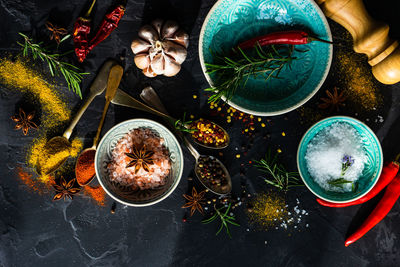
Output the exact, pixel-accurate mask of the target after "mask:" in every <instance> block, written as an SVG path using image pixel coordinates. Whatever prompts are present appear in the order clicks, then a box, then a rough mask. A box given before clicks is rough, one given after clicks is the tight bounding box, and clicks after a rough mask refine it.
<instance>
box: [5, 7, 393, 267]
mask: <svg viewBox="0 0 400 267" xmlns="http://www.w3.org/2000/svg"><path fill="white" fill-rule="evenodd" d="M84 2H89V1H79V0H60V1H48V0H47V1H46V0H25V1H22V0H0V17H1V18H2V19H1V23H0V53H1V56H5V55H6V54H8V53H12V54H16V53H18V52H19V47H18V46H17V45H16V41H17V40H18V34H17V33H18V32H24V33H27V34H30V35H34V36H42V35H43V32H44V31H45V28H44V23H45V22H46V20H50V21H52V22H54V23H55V24H58V25H62V26H64V27H66V28H68V30H71V29H72V24H73V21H74V20H75V19H76V17H78V16H79V14H80V13H81V11H82V10H83V8H84V5H85V3H84ZM365 2H366V4H367V8H368V9H369V10H370V11H371V12H372V13H373V14H374V16H375V17H377V18H380V19H383V20H386V21H387V22H389V24H390V26H391V31H392V33H393V35H394V36H395V37H399V36H400V34H399V33H400V26H398V23H396V22H397V15H396V12H398V11H397V10H400V9H399V6H398V5H399V3H397V2H395V1H394V0H393V1H386V2H385V3H386V5H382V6H379V7H378V6H377V5H378V4H377V3H374V1H372V0H371V1H365ZM111 3H112V1H111V0H103V1H97V4H96V6H95V10H94V24H95V25H98V24H99V23H100V20H101V18H102V16H103V14H104V13H105V12H106V10H107V9H108V7H109V6H110V5H111ZM214 3H215V1H214V0H203V1H200V0H191V1H188V0H148V1H144V0H136V1H128V4H127V10H126V15H125V16H124V17H123V19H122V21H121V23H120V26H119V27H118V29H117V30H116V31H114V32H113V33H112V35H111V36H110V37H109V38H108V39H107V40H105V41H104V42H102V43H101V44H100V45H99V46H98V47H96V48H95V49H94V50H93V51H92V52H91V53H90V54H89V56H88V58H87V60H86V61H85V62H84V64H83V65H82V68H84V69H85V71H88V72H90V73H91V75H90V76H88V77H87V78H86V79H85V80H84V82H83V84H82V88H84V91H83V93H84V95H85V94H86V93H87V90H86V89H87V88H88V86H89V85H90V83H91V81H92V80H93V78H94V76H95V73H96V71H97V70H98V68H99V67H100V66H101V64H102V63H103V62H104V61H105V59H107V58H117V59H118V60H121V62H122V64H123V66H124V68H125V74H124V78H123V81H122V83H121V88H123V89H125V90H126V91H128V92H129V93H130V94H132V95H136V96H137V95H138V94H139V92H140V90H141V89H142V88H144V87H145V86H146V85H149V84H150V85H151V86H152V87H153V88H155V90H156V91H157V92H158V93H159V95H160V96H161V98H162V100H163V102H164V103H165V106H166V107H167V109H168V110H169V111H170V113H171V114H172V115H173V116H176V117H181V116H182V113H183V111H187V112H188V113H190V114H194V115H196V116H204V117H207V116H208V115H207V114H209V109H208V107H207V99H206V97H205V96H204V95H203V94H202V91H203V89H204V88H207V82H206V80H205V78H204V75H203V74H202V71H201V67H200V63H199V59H198V52H197V51H198V39H199V33H200V29H201V25H202V23H203V20H204V18H205V17H206V15H207V13H208V11H209V10H210V9H211V7H212V5H213V4H214ZM389 3H390V4H389ZM391 5H392V6H391ZM395 5H397V8H395V7H394V6H395ZM157 17H162V18H172V19H175V20H177V21H178V22H179V23H180V25H182V27H183V28H184V29H186V30H187V32H188V33H189V34H190V46H189V48H188V58H187V60H186V61H185V62H184V64H183V65H182V70H181V72H180V73H179V74H178V75H177V76H176V77H173V78H166V77H157V78H154V79H149V78H146V77H144V76H143V75H142V74H141V72H140V71H139V70H138V69H137V68H136V67H135V66H134V64H133V54H132V52H131V50H130V42H131V41H132V39H133V38H135V37H136V36H137V30H138V29H139V28H140V27H141V25H143V24H144V23H146V22H149V21H151V20H152V19H154V18H157ZM329 22H330V25H331V27H332V31H333V34H334V36H335V34H337V33H340V32H343V29H342V28H341V27H340V26H338V25H337V24H335V23H334V22H332V21H329ZM69 46H71V47H72V44H69ZM334 64H335V63H334ZM333 69H334V68H332V69H331V73H330V75H329V77H328V79H327V81H326V82H325V84H324V86H323V87H322V89H321V90H320V92H319V93H318V95H316V96H315V97H314V98H313V99H312V100H311V101H310V103H308V104H307V105H315V103H316V100H318V99H319V97H321V96H322V95H323V93H324V91H325V90H326V89H330V88H332V86H333V85H334V82H335V81H334V78H333V74H334V73H332V72H333ZM379 89H380V91H381V93H382V95H383V99H384V105H383V106H382V107H380V108H379V109H378V110H376V111H373V112H368V113H359V114H358V115H355V114H354V113H355V112H354V111H353V110H352V107H347V108H346V109H345V110H344V111H343V114H344V115H349V116H354V117H356V118H358V119H360V120H362V121H364V122H366V123H367V124H368V125H369V126H370V127H371V128H372V129H373V130H374V131H375V132H376V133H377V136H378V137H379V139H380V141H381V142H382V146H383V149H384V155H385V158H386V159H390V158H393V157H394V156H395V155H396V154H397V153H398V152H400V139H399V137H400V127H399V124H400V104H399V103H400V85H399V84H397V85H392V86H384V85H380V86H379ZM60 90H61V91H62V92H64V94H65V97H66V99H68V102H69V104H70V105H71V107H73V109H74V110H76V108H77V107H78V106H79V104H80V103H81V102H80V100H79V98H78V97H76V96H75V95H74V94H73V93H71V92H69V91H68V89H67V88H65V87H60ZM193 95H198V96H199V98H198V99H197V100H193V97H192V96H193ZM21 97H22V96H21V95H20V94H19V93H17V92H16V91H15V90H9V89H8V88H6V87H5V86H3V85H1V86H0V125H1V126H0V156H1V158H2V160H1V161H0V177H1V178H0V266H399V265H400V243H399V240H398V237H399V236H400V228H399V227H398V224H399V223H398V222H399V221H400V214H399V212H400V206H399V203H396V204H395V206H394V207H393V209H392V211H391V212H390V214H389V215H388V216H387V217H386V218H385V220H384V221H382V222H381V223H380V224H378V225H377V226H376V227H375V228H374V229H373V230H371V231H370V232H369V233H368V234H367V235H366V236H365V237H363V238H362V239H361V240H359V241H358V242H357V243H355V244H354V245H352V246H350V247H349V248H345V247H344V240H345V237H346V236H348V234H349V232H351V231H354V228H355V227H357V226H359V225H360V224H361V222H362V221H363V219H364V218H365V217H366V215H368V213H369V212H370V211H371V210H372V209H373V207H374V204H376V203H377V201H378V200H379V197H378V198H377V199H374V200H373V201H371V202H369V203H367V204H365V205H362V206H355V207H349V208H344V209H329V208H325V207H321V206H319V205H317V203H316V202H315V197H314V196H313V195H312V194H311V193H310V192H309V191H308V190H307V189H306V188H300V189H296V190H293V191H290V193H288V195H287V203H288V205H289V207H293V206H296V205H297V204H296V203H297V202H296V198H298V199H299V200H300V204H298V205H299V207H300V208H301V209H305V210H306V211H307V212H308V213H309V215H308V216H307V217H305V218H304V223H303V224H300V225H299V227H298V229H293V228H292V229H291V230H283V229H280V228H279V229H278V230H275V229H271V230H269V231H257V230H256V229H254V227H252V226H251V225H248V222H247V217H246V214H245V213H244V211H243V208H242V207H240V208H238V209H236V210H235V214H236V217H237V219H238V221H239V223H240V224H241V227H235V228H232V229H231V231H232V239H229V238H228V237H227V236H226V235H224V234H220V235H218V236H215V232H216V230H217V227H218V226H217V225H215V224H210V225H203V224H201V222H200V221H201V219H202V218H201V216H200V215H195V216H194V217H193V218H190V219H189V220H188V221H187V222H186V223H184V222H182V218H183V216H184V210H183V209H181V206H182V205H183V204H184V200H183V198H182V194H183V193H186V192H188V190H189V189H190V188H189V187H190V182H188V180H187V177H194V173H193V171H192V166H193V164H194V160H193V158H192V157H191V155H190V154H189V153H188V151H187V150H184V156H185V170H184V174H183V179H182V180H181V182H180V184H179V186H178V188H177V189H176V190H175V191H174V193H173V194H172V195H170V196H169V197H168V198H167V199H166V200H164V201H162V202H161V203H158V204H156V205H154V206H152V207H147V208H131V207H126V206H122V205H117V209H116V213H115V214H111V213H110V207H111V205H112V200H111V199H108V201H107V205H106V207H99V206H97V205H95V204H94V203H93V200H91V199H90V198H88V197H86V196H77V197H75V198H74V200H73V201H72V202H71V201H65V202H63V201H59V202H53V201H52V200H51V199H52V195H51V194H42V195H40V194H37V193H35V192H31V191H30V190H29V189H28V188H27V187H26V186H24V185H23V184H22V183H21V182H20V181H19V179H18V177H17V174H16V168H17V166H18V165H22V164H24V162H25V160H24V158H25V154H24V148H25V146H26V145H27V144H29V143H30V142H31V141H32V139H33V138H34V136H35V134H34V133H33V134H31V135H30V136H29V137H24V136H23V135H22V134H21V132H19V131H14V130H13V126H14V125H13V123H12V121H11V120H10V116H11V115H13V114H14V112H15V108H16V106H17V105H18V103H19V101H20V100H21ZM103 103H104V99H103V98H101V97H99V98H97V99H96V100H95V101H94V102H93V104H92V105H91V106H90V107H89V109H88V110H87V112H86V113H85V115H84V116H83V118H82V121H81V122H80V123H79V124H78V125H77V127H76V129H75V131H74V136H78V137H80V138H82V139H83V140H84V141H85V143H87V144H89V143H90V142H91V140H92V138H93V136H94V134H95V129H96V128H97V123H98V121H99V119H100V116H101V112H102V106H103ZM307 105H306V106H307ZM378 115H379V116H382V117H383V122H380V121H379V120H377V118H378ZM136 117H144V118H150V119H154V120H156V121H159V122H162V120H160V119H159V118H157V117H154V116H151V115H148V114H145V113H142V112H139V111H134V110H130V109H126V108H122V107H116V106H111V107H110V109H109V112H108V115H107V120H106V123H105V125H104V130H103V133H104V132H105V131H106V130H107V129H109V128H111V127H112V126H113V125H114V124H116V123H118V122H121V121H124V120H126V119H130V118H136ZM210 118H211V117H210ZM213 119H215V120H216V121H217V122H218V123H220V124H221V125H223V126H225V127H226V128H228V129H229V133H230V135H231V140H232V144H231V145H230V146H229V147H228V148H227V149H226V150H225V151H224V155H223V156H222V157H220V159H221V160H222V161H223V162H224V163H225V164H226V166H227V167H228V169H229V171H230V173H231V174H232V179H233V191H234V192H236V193H239V192H240V190H241V188H240V180H241V177H240V175H239V171H240V163H245V162H247V161H249V160H251V159H253V158H256V159H257V158H260V157H262V156H263V154H264V153H265V152H266V150H267V148H268V147H271V148H273V149H276V148H277V147H278V146H279V147H281V148H282V150H283V153H282V157H283V159H284V162H285V164H286V165H287V167H288V168H289V169H293V170H294V169H295V168H296V161H295V153H296V150H297V145H298V142H299V141H300V139H301V137H302V135H303V133H304V132H305V131H306V130H307V128H308V127H309V126H310V124H309V123H304V124H302V123H301V122H300V118H299V114H298V112H296V111H293V112H290V113H288V114H286V115H282V116H277V117H272V118H269V119H270V120H271V121H270V123H268V125H267V127H266V128H264V129H260V130H259V131H260V132H259V133H258V137H257V138H256V139H255V141H254V142H255V144H256V146H253V148H252V149H251V150H249V151H248V155H247V156H246V157H241V159H236V158H235V154H237V153H238V152H237V148H239V149H240V147H241V146H242V145H243V144H246V143H247V142H248V141H247V139H246V138H244V137H243V135H242V134H241V129H242V126H241V125H240V124H239V123H234V124H230V125H228V124H227V123H226V121H225V120H224V119H223V118H221V117H214V118H213ZM282 131H285V133H286V137H282V136H281V132H282ZM267 133H268V134H269V135H270V138H269V139H267V140H265V139H263V138H262V136H264V135H266V134H267ZM202 152H207V151H204V150H203V151H202ZM207 153H208V152H207ZM260 175H261V174H260V173H259V172H257V171H256V170H255V169H254V168H249V169H248V170H247V171H246V175H245V176H246V183H247V188H248V191H249V192H250V193H254V192H260V191H263V190H265V189H266V187H265V184H264V183H263V182H262V181H261V179H260V178H258V177H259V176H260ZM305 224H308V225H309V227H305Z"/></svg>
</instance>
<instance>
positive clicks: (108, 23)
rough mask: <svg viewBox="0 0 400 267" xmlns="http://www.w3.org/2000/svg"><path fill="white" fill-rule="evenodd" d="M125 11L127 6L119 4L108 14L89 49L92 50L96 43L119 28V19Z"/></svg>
mask: <svg viewBox="0 0 400 267" xmlns="http://www.w3.org/2000/svg"><path fill="white" fill-rule="evenodd" d="M124 13H125V7H124V6H123V5H119V6H117V7H116V8H115V9H114V10H113V11H111V12H110V13H108V14H106V16H105V18H104V20H103V21H102V22H101V24H100V28H99V30H98V31H97V33H96V35H95V36H94V37H93V39H92V40H91V41H90V45H89V51H91V50H92V49H93V48H94V47H95V46H96V45H98V44H99V43H101V42H102V41H104V40H105V39H106V38H107V37H108V36H109V35H110V34H111V32H112V31H113V30H114V29H115V28H117V26H118V23H119V21H120V20H121V18H122V16H123V15H124Z"/></svg>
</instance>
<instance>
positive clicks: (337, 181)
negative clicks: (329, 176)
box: [328, 178, 353, 187]
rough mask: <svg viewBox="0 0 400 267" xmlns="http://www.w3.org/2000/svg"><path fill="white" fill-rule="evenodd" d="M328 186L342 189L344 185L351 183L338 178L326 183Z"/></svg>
mask: <svg viewBox="0 0 400 267" xmlns="http://www.w3.org/2000/svg"><path fill="white" fill-rule="evenodd" d="M328 184H330V185H333V186H337V187H343V185H344V184H353V182H352V181H349V180H346V179H344V178H339V179H334V180H330V181H328Z"/></svg>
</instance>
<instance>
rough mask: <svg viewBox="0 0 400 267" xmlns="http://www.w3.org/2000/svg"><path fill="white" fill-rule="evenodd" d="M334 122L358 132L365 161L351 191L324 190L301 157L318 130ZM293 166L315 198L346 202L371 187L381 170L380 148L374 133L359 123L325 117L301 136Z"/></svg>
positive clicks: (357, 121) (356, 197)
mask: <svg viewBox="0 0 400 267" xmlns="http://www.w3.org/2000/svg"><path fill="white" fill-rule="evenodd" d="M336 122H340V123H348V124H349V125H351V126H352V127H353V128H354V129H355V130H356V131H357V132H358V134H359V135H360V136H361V140H362V143H363V147H364V149H365V152H366V155H367V157H368V162H367V163H366V164H365V166H364V170H363V172H362V175H361V177H360V178H359V179H358V181H357V184H358V186H357V189H356V191H355V192H345V193H341V192H332V191H327V190H325V189H323V188H322V187H320V186H319V185H318V184H317V183H316V182H315V181H314V179H313V177H312V176H311V175H310V173H309V172H308V169H307V164H306V160H305V155H306V152H307V147H308V144H309V143H310V141H311V140H312V139H313V138H314V137H315V136H316V135H317V134H318V133H319V132H320V131H321V130H322V129H324V128H326V127H328V126H330V125H331V124H333V123H336ZM297 167H298V169H299V173H300V176H301V178H302V179H303V182H304V184H305V185H306V186H307V187H308V189H310V191H311V192H312V193H314V194H315V195H316V196H317V197H319V198H321V199H324V200H327V201H330V202H335V203H346V202H350V201H353V200H357V199H359V198H361V197H362V196H364V195H365V194H367V193H368V192H369V191H370V190H371V189H372V188H373V187H374V186H375V184H376V182H377V181H378V178H379V176H380V174H381V172H382V167H383V155H382V148H381V145H380V143H379V140H378V138H377V137H376V135H375V134H374V132H373V131H372V130H371V129H370V128H369V127H368V126H366V125H365V124H364V123H362V122H361V121H359V120H356V119H354V118H351V117H345V116H339V117H329V118H326V119H324V120H322V121H319V122H317V123H316V124H314V125H313V126H312V127H311V128H310V129H309V130H308V131H307V132H306V133H305V134H304V136H303V138H302V139H301V141H300V144H299V148H298V151H297Z"/></svg>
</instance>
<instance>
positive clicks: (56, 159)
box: [36, 60, 115, 175]
mask: <svg viewBox="0 0 400 267" xmlns="http://www.w3.org/2000/svg"><path fill="white" fill-rule="evenodd" d="M113 65H115V61H113V60H109V61H107V62H105V63H104V64H103V66H102V68H101V69H100V72H99V74H98V75H97V76H96V78H95V80H94V82H93V83H92V85H91V87H90V93H89V95H88V97H87V98H86V100H85V102H84V103H83V105H82V106H81V107H80V109H79V110H78V112H77V113H76V115H75V117H74V118H73V120H72V121H71V123H70V125H69V127H68V128H67V130H65V132H64V134H63V135H62V136H55V137H53V138H51V139H50V140H49V141H47V143H46V144H45V145H44V147H43V152H42V154H41V155H40V157H39V158H38V162H37V164H36V171H37V173H38V174H40V175H48V174H50V173H52V172H54V171H55V170H57V169H58V168H59V167H60V166H61V165H62V164H64V162H65V161H66V160H67V159H68V157H69V156H70V155H71V150H72V145H71V142H70V141H69V138H70V137H71V134H72V131H73V130H74V128H75V126H76V124H77V123H78V121H79V120H80V118H81V117H82V115H83V113H84V112H85V111H86V109H87V107H88V106H89V105H90V103H91V102H92V101H93V99H94V98H95V97H96V96H98V95H100V94H101V93H103V92H104V90H105V89H106V86H107V79H108V74H109V72H110V69H111V67H112V66H113Z"/></svg>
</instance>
